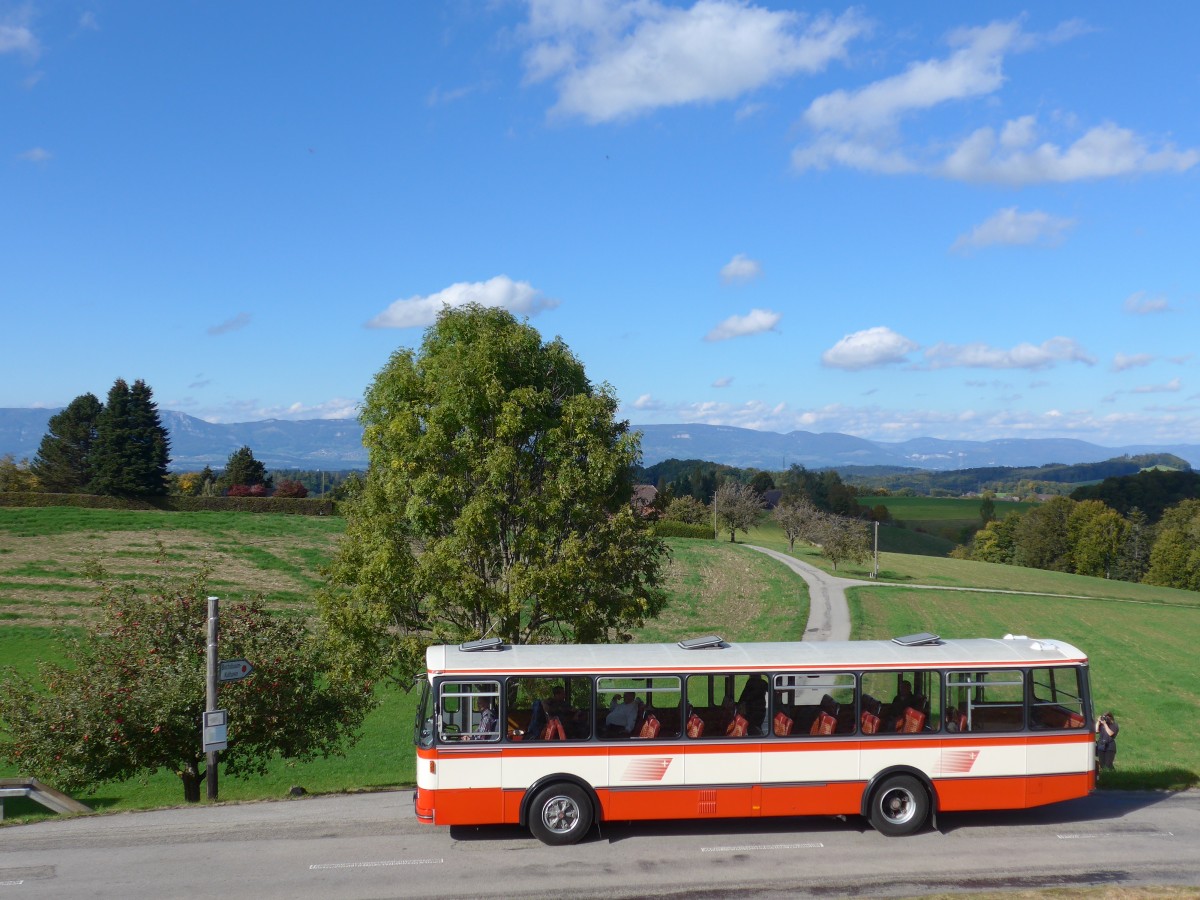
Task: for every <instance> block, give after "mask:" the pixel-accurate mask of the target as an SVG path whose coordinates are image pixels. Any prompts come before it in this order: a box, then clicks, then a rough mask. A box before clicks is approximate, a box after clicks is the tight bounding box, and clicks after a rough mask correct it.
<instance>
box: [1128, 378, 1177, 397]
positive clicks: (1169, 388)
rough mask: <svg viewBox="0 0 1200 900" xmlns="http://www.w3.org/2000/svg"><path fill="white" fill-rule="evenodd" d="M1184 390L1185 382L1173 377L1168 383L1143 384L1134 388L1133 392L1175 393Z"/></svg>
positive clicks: (1131, 391)
mask: <svg viewBox="0 0 1200 900" xmlns="http://www.w3.org/2000/svg"><path fill="white" fill-rule="evenodd" d="M1181 390H1183V382H1182V381H1180V380H1179V379H1178V378H1172V379H1171V380H1170V381H1168V382H1167V383H1166V384H1143V385H1141V386H1139V387H1135V388H1132V389H1131V390H1130V392H1129V393H1131V394H1173V393H1175V392H1176V391H1181Z"/></svg>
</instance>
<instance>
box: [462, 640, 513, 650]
mask: <svg viewBox="0 0 1200 900" xmlns="http://www.w3.org/2000/svg"><path fill="white" fill-rule="evenodd" d="M458 649H459V650H461V651H462V652H463V653H476V652H478V651H480V650H503V649H504V639H503V638H498V637H490V638H481V639H480V640H478V641H467V642H466V643H464V644H459V645H458Z"/></svg>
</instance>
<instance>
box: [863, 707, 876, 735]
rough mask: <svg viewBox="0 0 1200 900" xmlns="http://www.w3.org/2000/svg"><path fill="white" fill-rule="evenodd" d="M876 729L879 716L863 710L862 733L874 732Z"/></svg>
mask: <svg viewBox="0 0 1200 900" xmlns="http://www.w3.org/2000/svg"><path fill="white" fill-rule="evenodd" d="M877 731H879V716H877V715H875V714H874V713H869V712H864V713H863V714H862V732H863V734H875V733H876V732H877Z"/></svg>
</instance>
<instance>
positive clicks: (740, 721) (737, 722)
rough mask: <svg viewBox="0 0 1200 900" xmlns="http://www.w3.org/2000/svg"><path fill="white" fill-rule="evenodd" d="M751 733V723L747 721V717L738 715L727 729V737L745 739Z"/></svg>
mask: <svg viewBox="0 0 1200 900" xmlns="http://www.w3.org/2000/svg"><path fill="white" fill-rule="evenodd" d="M749 731H750V723H749V722H747V721H746V717H745V716H743V715H742V714H741V713H738V714H737V715H736V716H734V717H733V721H732V722H730V723H729V727H728V728H726V729H725V736H726V737H745V736H746V735H747V734H748V733H749Z"/></svg>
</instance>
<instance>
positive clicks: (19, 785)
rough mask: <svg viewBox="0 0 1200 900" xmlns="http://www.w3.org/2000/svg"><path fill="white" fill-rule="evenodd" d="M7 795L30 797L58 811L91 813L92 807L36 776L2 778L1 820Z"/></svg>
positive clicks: (0, 792) (0, 779)
mask: <svg viewBox="0 0 1200 900" xmlns="http://www.w3.org/2000/svg"><path fill="white" fill-rule="evenodd" d="M5 797H28V798H29V799H30V800H33V801H34V802H35V803H40V804H42V806H44V807H46V809H49V810H52V811H53V812H56V813H64V814H72V813H90V812H91V811H92V808H91V807H90V806H85V805H84V804H82V803H80V802H79V801H78V800H75V799H74V798H72V797H69V796H67V795H66V794H64V793H63V792H62V791H58V790H55V789H54V788H52V787H50V785H48V784H42V783H41V782H40V781H38V780H37V779H36V778H0V820H3V819H4V798H5Z"/></svg>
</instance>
